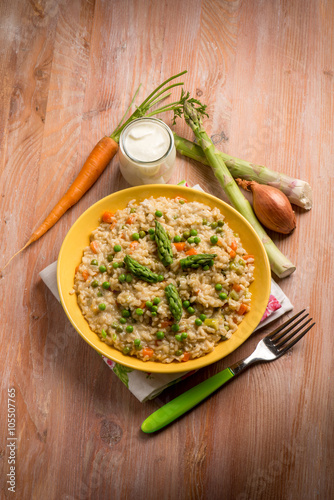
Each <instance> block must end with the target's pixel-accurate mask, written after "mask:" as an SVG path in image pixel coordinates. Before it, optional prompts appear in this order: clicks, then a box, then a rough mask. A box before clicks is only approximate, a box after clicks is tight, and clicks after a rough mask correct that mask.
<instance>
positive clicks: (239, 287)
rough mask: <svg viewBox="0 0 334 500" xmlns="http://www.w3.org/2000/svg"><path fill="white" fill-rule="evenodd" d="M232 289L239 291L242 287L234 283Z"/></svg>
mask: <svg viewBox="0 0 334 500" xmlns="http://www.w3.org/2000/svg"><path fill="white" fill-rule="evenodd" d="M233 290H235V291H236V292H240V290H242V287H241V286H240V285H238V284H237V283H234V285H233Z"/></svg>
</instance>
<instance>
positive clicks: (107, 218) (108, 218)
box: [102, 212, 114, 224]
mask: <svg viewBox="0 0 334 500" xmlns="http://www.w3.org/2000/svg"><path fill="white" fill-rule="evenodd" d="M113 217H114V214H113V213H112V212H104V213H103V214H102V221H103V222H108V223H109V224H110V223H111V222H113Z"/></svg>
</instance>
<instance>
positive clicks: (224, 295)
mask: <svg viewBox="0 0 334 500" xmlns="http://www.w3.org/2000/svg"><path fill="white" fill-rule="evenodd" d="M219 298H220V300H225V299H227V295H226V293H224V292H222V293H220V294H219Z"/></svg>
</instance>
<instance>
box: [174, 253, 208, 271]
mask: <svg viewBox="0 0 334 500" xmlns="http://www.w3.org/2000/svg"><path fill="white" fill-rule="evenodd" d="M215 257H217V254H215V253H199V254H197V255H188V257H186V258H185V259H181V260H180V264H181V267H182V269H185V268H187V267H191V268H192V269H198V268H199V267H200V266H201V267H205V266H209V267H211V266H213V262H214V261H213V259H214V258H215Z"/></svg>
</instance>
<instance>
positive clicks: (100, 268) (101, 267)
mask: <svg viewBox="0 0 334 500" xmlns="http://www.w3.org/2000/svg"><path fill="white" fill-rule="evenodd" d="M106 270H107V268H106V266H104V265H103V264H102V266H100V267H99V271H100V273H105V272H106Z"/></svg>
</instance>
